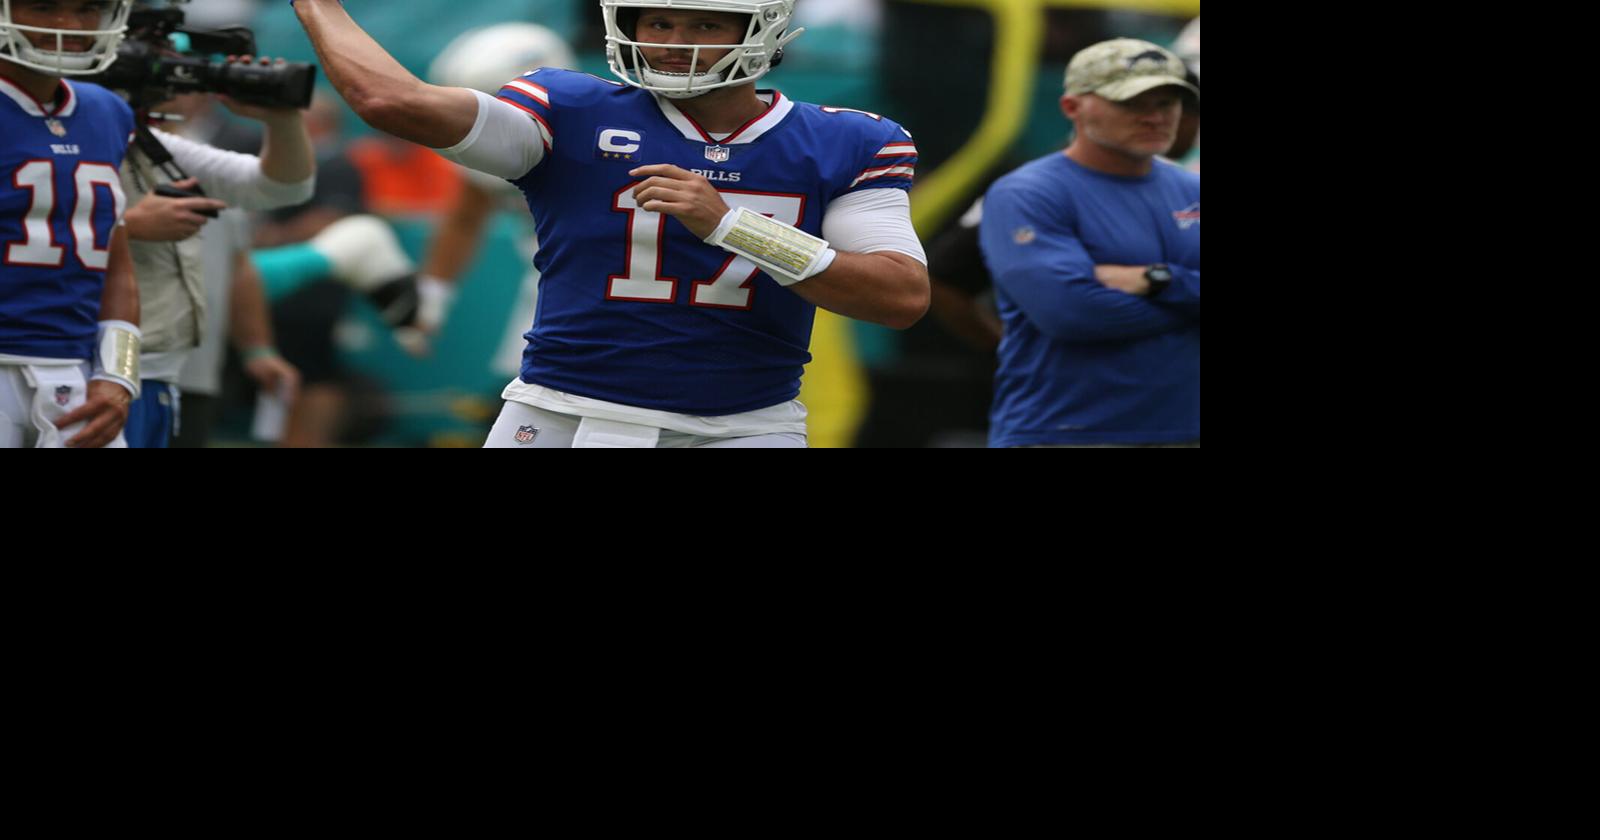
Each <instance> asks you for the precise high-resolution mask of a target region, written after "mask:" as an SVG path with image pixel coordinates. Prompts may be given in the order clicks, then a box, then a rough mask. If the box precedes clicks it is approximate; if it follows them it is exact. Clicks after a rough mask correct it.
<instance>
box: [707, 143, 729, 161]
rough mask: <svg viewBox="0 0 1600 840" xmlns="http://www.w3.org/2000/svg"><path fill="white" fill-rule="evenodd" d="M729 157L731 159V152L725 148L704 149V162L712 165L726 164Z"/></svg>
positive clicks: (712, 147)
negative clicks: (706, 161) (709, 162)
mask: <svg viewBox="0 0 1600 840" xmlns="http://www.w3.org/2000/svg"><path fill="white" fill-rule="evenodd" d="M730 157H733V150H732V149H729V148H728V147H727V146H707V147H706V160H709V161H711V162H712V163H727V162H728V158H730Z"/></svg>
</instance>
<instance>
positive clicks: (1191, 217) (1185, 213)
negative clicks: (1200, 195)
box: [1172, 201, 1200, 230]
mask: <svg viewBox="0 0 1600 840" xmlns="http://www.w3.org/2000/svg"><path fill="white" fill-rule="evenodd" d="M1172 218H1173V221H1176V222H1177V223H1178V230H1188V229H1189V228H1192V227H1194V226H1195V225H1198V224H1200V202H1198V201H1196V202H1195V203H1193V204H1191V205H1189V206H1188V207H1185V208H1183V209H1182V210H1179V211H1178V212H1176V213H1173V214H1172Z"/></svg>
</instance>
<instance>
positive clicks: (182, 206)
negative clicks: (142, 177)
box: [124, 178, 228, 242]
mask: <svg viewBox="0 0 1600 840" xmlns="http://www.w3.org/2000/svg"><path fill="white" fill-rule="evenodd" d="M199 183H200V182H199V181H197V180H195V179H194V178H190V179H188V180H186V181H177V182H175V183H174V184H173V185H172V186H174V187H177V188H178V189H181V190H192V189H194V188H195V187H197V186H199ZM226 209H228V205H227V204H225V203H224V202H221V201H217V200H216V199H214V198H167V197H165V196H159V195H156V194H154V193H151V194H150V195H147V196H145V197H144V200H143V201H140V202H139V203H138V204H135V205H134V206H133V207H131V208H129V210H128V212H127V214H126V216H125V217H124V218H125V219H126V220H127V222H128V238H130V239H133V240H136V241H139V242H181V241H183V240H185V239H188V238H189V237H191V236H194V235H195V234H197V233H199V232H200V229H201V228H203V227H205V224H206V222H208V221H210V219H208V218H206V217H205V216H202V215H200V213H201V211H204V210H210V211H212V212H217V211H222V210H226Z"/></svg>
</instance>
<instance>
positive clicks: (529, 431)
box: [517, 426, 539, 446]
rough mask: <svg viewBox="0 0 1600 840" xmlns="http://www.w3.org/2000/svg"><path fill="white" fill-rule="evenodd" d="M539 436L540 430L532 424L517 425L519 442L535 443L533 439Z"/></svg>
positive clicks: (523, 443) (524, 443)
mask: <svg viewBox="0 0 1600 840" xmlns="http://www.w3.org/2000/svg"><path fill="white" fill-rule="evenodd" d="M538 436H539V430H538V429H535V428H534V427H532V426H518V427H517V443H520V444H522V445H524V446H526V445H527V444H530V443H533V439H534V438H536V437H538Z"/></svg>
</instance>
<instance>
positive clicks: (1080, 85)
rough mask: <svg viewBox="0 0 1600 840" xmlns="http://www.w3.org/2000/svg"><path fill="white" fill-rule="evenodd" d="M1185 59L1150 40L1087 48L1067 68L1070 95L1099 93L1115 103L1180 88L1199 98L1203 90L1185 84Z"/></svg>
mask: <svg viewBox="0 0 1600 840" xmlns="http://www.w3.org/2000/svg"><path fill="white" fill-rule="evenodd" d="M1185 75H1186V72H1185V69H1184V66H1183V60H1182V59H1180V58H1178V57H1177V56H1176V55H1173V54H1172V53H1171V52H1168V51H1167V50H1164V49H1162V48H1160V47H1158V46H1156V45H1155V44H1152V43H1150V42H1149V41H1139V40H1135V39H1133V38H1117V39H1114V40H1111V41H1101V42H1100V43H1098V44H1095V45H1093V46H1090V47H1084V48H1083V49H1081V50H1079V51H1078V54H1077V55H1075V56H1073V57H1072V63H1071V64H1068V65H1067V94H1068V95H1071V96H1081V95H1083V94H1085V93H1093V94H1098V95H1100V96H1103V97H1105V98H1106V99H1110V100H1111V101H1113V102H1122V101H1124V100H1128V99H1132V98H1134V97H1135V96H1138V95H1139V94H1141V93H1144V92H1145V91H1147V90H1152V89H1154V88H1158V87H1165V86H1166V85H1176V86H1178V87H1181V88H1183V89H1184V90H1187V91H1189V92H1190V93H1192V94H1194V95H1195V96H1199V95H1200V90H1199V89H1198V88H1196V87H1195V86H1194V85H1191V84H1189V83H1188V82H1187V81H1184V76H1185Z"/></svg>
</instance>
